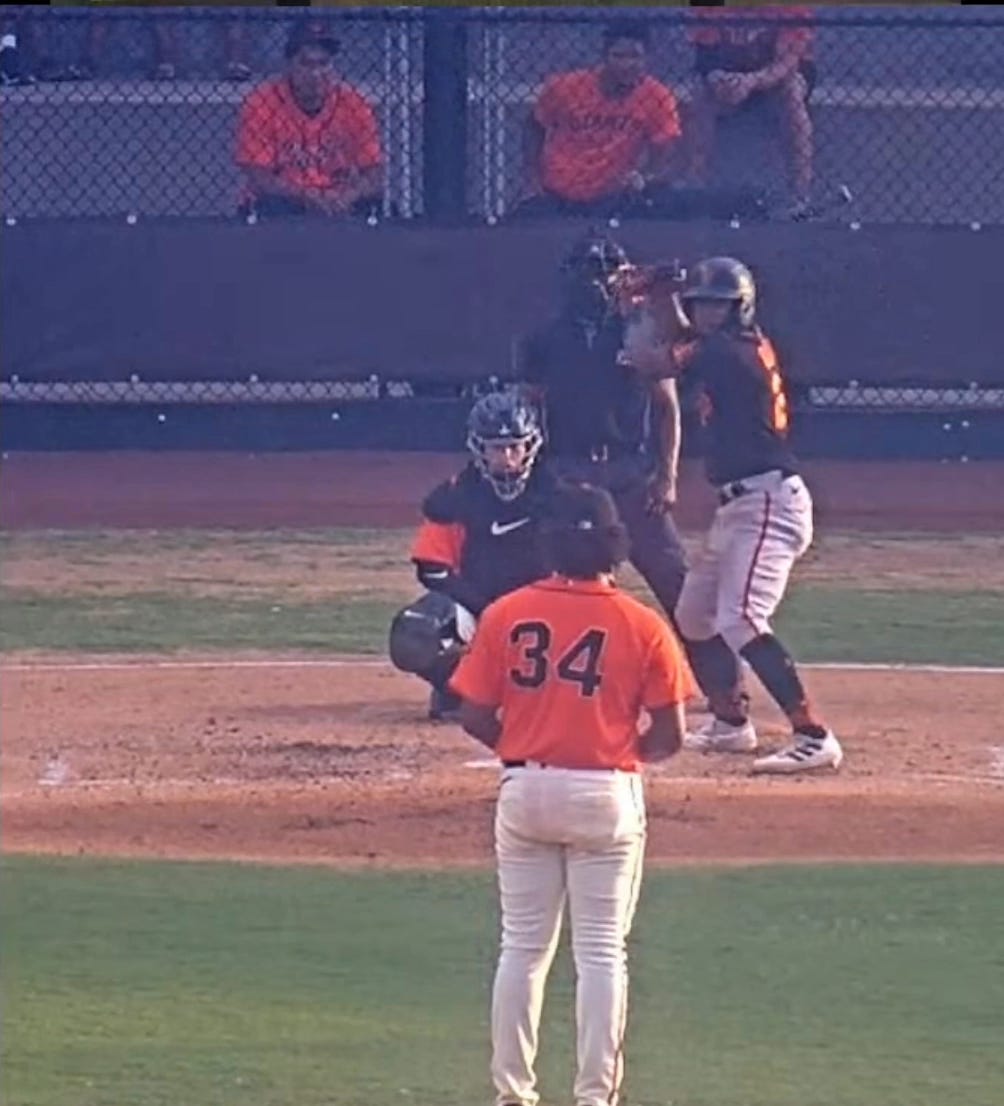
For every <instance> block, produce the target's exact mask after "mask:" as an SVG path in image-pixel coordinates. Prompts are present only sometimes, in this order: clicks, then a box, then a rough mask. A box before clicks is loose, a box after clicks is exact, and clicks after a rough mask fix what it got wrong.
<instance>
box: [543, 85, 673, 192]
mask: <svg viewBox="0 0 1004 1106" xmlns="http://www.w3.org/2000/svg"><path fill="white" fill-rule="evenodd" d="M534 118H535V119H536V120H537V122H538V123H539V124H540V125H541V127H543V129H544V146H543V150H542V151H541V166H540V176H541V182H542V184H543V185H544V187H545V188H546V189H547V190H548V191H549V192H554V193H556V194H557V195H559V196H563V197H565V198H566V199H569V200H594V199H596V198H597V197H599V196H604V195H607V194H608V193H610V192H616V191H618V190H619V189H621V188H623V187H624V178H625V176H627V174H628V173H630V172H631V171H632V170H633V169H637V168H638V166H639V163H640V161H641V158H642V154H643V153H644V152H645V150H646V149H647V148H648V147H649V146H664V145H666V144H667V143H669V142H673V141H674V140H675V139H676V138H678V137H679V135H680V118H679V113H678V111H677V107H676V97H675V96H674V95H673V93H672V92H670V90H669V89H668V88H667V87H666V86H665V85H664V84H661V83H660V82H659V81H657V80H656V79H655V78H654V77H643V78H642V80H641V81H640V82H639V84H638V85H637V87H635V88H634V89H632V91H631V92H629V93H628V95H627V96H623V97H618V98H611V97H608V96H605V95H604V94H603V91H602V89H601V87H600V79H599V72H598V71H597V70H595V69H578V70H575V71H573V72H571V73H559V74H558V75H557V76H555V77H552V78H551V79H550V80H549V81H548V82H547V83H546V84H545V85H544V88H543V90H542V91H541V93H540V96H539V98H538V99H537V104H536V107H535V108H534Z"/></svg>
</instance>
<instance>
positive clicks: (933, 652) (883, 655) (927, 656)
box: [777, 586, 1004, 665]
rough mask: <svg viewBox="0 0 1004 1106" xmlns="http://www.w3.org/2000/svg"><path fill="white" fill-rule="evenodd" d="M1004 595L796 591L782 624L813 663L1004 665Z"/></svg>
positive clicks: (798, 649) (805, 588)
mask: <svg viewBox="0 0 1004 1106" xmlns="http://www.w3.org/2000/svg"><path fill="white" fill-rule="evenodd" d="M1002 627H1004V592H996V591H968V592H938V591H928V590H925V591H919V590H918V591H877V590H876V591H850V590H848V589H844V588H830V587H808V586H801V587H794V588H792V590H791V593H790V595H789V596H788V598H787V599H786V600H785V603H784V606H783V607H782V608H781V612H780V614H779V616H778V619H777V629H778V633H779V634H780V635H781V636H782V637H783V638H784V639H785V641H786V642H787V643H788V644H789V645H790V646H791V649H792V651H793V652H794V654H795V656H797V657H801V658H804V659H805V660H807V661H809V660H813V661H861V662H868V661H875V662H878V661H885V662H897V661H903V662H912V663H914V664H924V663H927V664H985V665H1004V631H1002Z"/></svg>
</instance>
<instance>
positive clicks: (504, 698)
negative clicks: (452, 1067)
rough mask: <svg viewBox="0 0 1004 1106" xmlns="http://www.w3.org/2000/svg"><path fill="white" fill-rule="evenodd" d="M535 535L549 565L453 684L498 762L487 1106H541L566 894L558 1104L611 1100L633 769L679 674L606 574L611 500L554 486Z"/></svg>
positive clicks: (489, 631)
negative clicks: (563, 1074) (570, 1050)
mask: <svg viewBox="0 0 1004 1106" xmlns="http://www.w3.org/2000/svg"><path fill="white" fill-rule="evenodd" d="M542 538H543V539H544V551H545V553H546V555H547V558H548V561H549V563H550V565H551V566H552V567H553V569H554V575H552V576H549V577H547V578H546V579H544V580H539V581H538V582H537V583H535V584H530V585H528V586H527V587H522V588H519V589H517V590H516V591H513V592H509V594H507V595H504V596H502V598H500V599H497V600H496V601H495V602H494V603H492V604H491V605H490V606H489V607H488V608H487V609H486V610H485V612H484V614H483V615H482V616H481V620H480V622H479V623H478V628H477V630H476V631H475V634H474V640H473V642H472V643H471V647H470V651H469V652H468V653H467V654H466V655H465V656H464V657H463V658H462V659H461V661H460V665H459V666H458V668H457V670H456V672H455V673H454V674H453V677H452V679H451V681H450V686H451V687H452V688H453V690H454V691H455V692H456V693H457V694H458V695H460V696H461V697H462V700H463V703H462V705H461V708H460V718H461V722H462V724H463V726H464V729H465V730H466V731H467V732H468V733H469V734H471V736H472V737H475V738H476V739H477V740H478V741H480V742H482V743H483V744H485V745H487V746H488V747H489V748H490V749H492V750H493V751H494V752H495V754H496V755H497V756H498V758H499V760H500V761H501V762H502V780H501V784H500V788H499V796H498V803H497V806H496V809H495V853H496V857H497V860H498V883H499V893H500V898H501V905H502V947H501V952H500V955H499V959H498V967H497V969H496V972H495V983H494V987H493V989H492V1010H491V1036H492V1060H491V1074H492V1080H493V1082H494V1084H495V1090H496V1102H497V1103H499V1104H503V1103H504V1104H506V1106H532V1104H534V1103H536V1102H537V1101H538V1098H539V1094H538V1091H537V1076H536V1071H535V1067H536V1059H537V1045H538V1033H539V1028H540V1016H541V1009H542V1005H543V999H544V989H545V986H546V983H547V977H548V973H549V971H550V968H551V964H552V963H553V961H554V954H555V952H556V950H557V947H558V939H559V936H560V933H561V920H562V914H563V913H564V911H565V907H566V904H567V907H568V912H569V915H570V918H571V930H572V950H573V954H574V958H575V975H576V1004H575V1007H576V1023H577V1031H578V1032H577V1038H578V1047H577V1049H576V1053H577V1061H578V1063H577V1069H578V1070H577V1073H576V1078H575V1088H574V1096H573V1097H574V1101H575V1102H577V1103H580V1104H581V1106H594V1104H600V1103H603V1104H616V1103H617V1101H618V1092H619V1090H620V1084H621V1080H622V1078H623V1075H624V1048H623V1046H624V1029H625V1025H626V1023H627V1013H628V1010H627V1005H628V979H627V948H626V941H627V937H628V933H629V932H630V929H631V924H632V920H633V916H634V912H635V907H636V905H637V902H638V892H639V888H640V885H641V877H642V861H643V854H644V848H645V800H644V794H643V788H642V783H641V774H640V772H639V768H640V767H641V765H642V764H643V763H644V762H652V761H659V760H664V759H666V758H667V757H670V756H672V755H673V754H674V753H675V752H676V751H677V749H679V747H680V742H681V738H682V733H683V728H684V721H683V704H684V702H685V701H686V700H687V699H688V698H689V697H690V696H691V695H692V694H693V691H694V684H693V678H692V676H691V674H690V670H689V668H688V667H687V662H686V661H685V660H684V658H683V654H682V652H681V649H680V645H679V642H678V641H677V640H676V639H675V637H674V636H673V632H672V630H670V628H669V626H667V625H666V623H665V622H664V621H663V619H662V618H661V617H660V616H659V615H658V614H656V612H655V611H653V610H651V609H650V608H648V607H645V606H643V605H642V604H641V603H640V602H638V600H636V599H633V598H632V597H631V596H629V595H625V594H623V593H622V592H620V591H618V589H617V587H616V585H615V583H614V580H613V575H612V574H613V572H614V569H615V567H616V566H617V565H618V564H619V563H620V562H621V561H623V560H624V558H625V556H626V554H627V547H628V539H627V531H626V530H625V528H624V525H623V523H621V521H620V519H619V518H618V515H617V508H616V507H615V505H614V502H613V500H612V499H611V497H610V494H609V493H608V492H606V491H603V490H602V489H600V488H593V487H589V486H582V487H573V486H566V487H564V488H563V489H560V490H558V491H557V492H556V494H555V495H554V497H553V498H552V501H551V510H550V512H549V514H548V515H547V516H545V518H544V520H543V529H542ZM642 708H644V709H645V710H646V712H647V713H648V715H649V725H648V728H647V729H645V730H644V731H642V730H641V729H640V727H639V718H640V715H641V711H642Z"/></svg>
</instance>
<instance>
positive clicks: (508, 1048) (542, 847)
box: [491, 784, 565, 1106]
mask: <svg viewBox="0 0 1004 1106" xmlns="http://www.w3.org/2000/svg"><path fill="white" fill-rule="evenodd" d="M505 786H506V785H505V784H503V787H505ZM510 805H511V804H510ZM517 818H518V810H512V809H509V810H507V809H506V804H504V803H502V802H500V803H499V808H498V813H497V815H496V820H495V852H496V856H497V858H498V871H499V891H500V895H501V902H502V949H501V953H500V955H499V962H498V967H497V969H496V972H495V985H494V988H493V991H492V1063H491V1073H492V1080H493V1082H494V1084H495V1090H496V1096H497V1098H496V1101H497V1102H498V1103H499V1104H500V1106H501V1104H503V1103H505V1104H507V1106H508V1104H510V1103H511V1104H514V1106H536V1104H537V1102H538V1101H539V1099H540V1095H539V1094H538V1093H537V1076H536V1073H535V1070H534V1063H535V1061H536V1057H537V1044H538V1035H539V1029H540V1014H541V1009H542V1006H543V1002H544V986H545V984H546V982H547V974H548V972H549V970H550V968H551V963H552V961H553V960H554V953H555V950H556V949H557V946H558V937H559V934H560V931H561V915H562V911H563V908H564V902H565V860H564V849H563V847H562V846H560V845H555V844H545V843H541V842H537V841H533V840H530V839H528V838H527V837H525V836H523V835H522V834H521V833H520V832H519V828H518V822H517Z"/></svg>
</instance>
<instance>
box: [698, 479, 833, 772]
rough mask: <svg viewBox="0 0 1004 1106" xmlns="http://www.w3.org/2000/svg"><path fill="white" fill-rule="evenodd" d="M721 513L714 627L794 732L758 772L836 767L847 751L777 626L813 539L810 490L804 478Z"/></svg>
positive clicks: (754, 495)
mask: <svg viewBox="0 0 1004 1106" xmlns="http://www.w3.org/2000/svg"><path fill="white" fill-rule="evenodd" d="M720 514H721V516H722V518H723V519H724V520H725V528H726V530H727V533H728V542H727V548H726V550H725V552H724V553H723V556H722V558H721V575H720V587H719V593H718V608H717V611H716V615H715V624H716V628H717V630H718V632H719V633H720V634H721V635H722V637H723V638H724V639H725V640H726V641H727V642H728V643H729V645H730V646H731V647H732V648H733V649H734V650H735V651H736V652H737V653H738V654H739V655H740V656H742V657H743V658H744V659H745V660H746V661H748V663H749V665H750V667H751V668H752V669H753V671H754V672H755V673H756V674H757V677H758V678H759V679H760V682H761V683H762V684H763V685H764V688H765V689H766V690H767V692H768V694H769V695H770V696H771V698H772V699H773V700H774V701H775V702H776V703H777V705H778V706H779V707H780V708H781V709H782V710H783V711H784V713H785V714H786V715H787V716H788V719H789V720H790V722H791V725H792V729H793V731H794V733H795V742H794V744H793V745H792V747H791V748H790V749H789V750H785V751H784V752H783V753H782V754H776V755H774V756H771V757H765V758H762V759H761V760H760V761H757V762H756V763H755V764H754V769H755V770H759V771H789V772H795V771H802V770H804V769H806V768H817V767H838V766H839V764H840V762H841V760H842V759H843V753H842V750H841V749H840V746H839V744H838V743H837V739H836V737H835V736H834V735H833V732H832V731H831V730H830V729H829V727H827V725H826V724H825V723H824V722H823V721H822V719H821V718H820V716H819V715H818V714H817V712H816V711H815V709H814V708H813V706H812V704H811V703H810V701H809V697H808V695H807V694H806V691H805V687H804V685H803V683H802V680H801V677H800V675H799V673H798V668H797V666H796V664H795V661H794V659H793V658H792V656H791V655H790V653H789V652H788V650H787V649H786V648H785V647H784V645H783V644H782V643H781V642H780V641H779V640H778V639H777V637H776V636H775V635H774V632H773V629H772V627H771V619H772V618H773V616H774V614H775V613H776V611H777V608H778V606H779V605H780V603H781V600H782V599H783V598H784V593H785V590H786V589H787V586H788V579H789V577H790V575H791V570H792V568H793V567H794V564H795V562H796V561H797V560H798V558H799V557H800V556H801V555H802V554H803V553H804V552H805V550H806V549H807V548H808V547H809V544H810V543H811V541H812V500H811V497H810V496H809V493H808V490H807V489H806V488H805V485H804V484H803V483H802V481H801V480H799V479H797V478H796V479H789V480H786V481H784V482H782V483H779V486H778V487H777V488H776V489H772V490H768V491H757V492H754V493H752V494H751V495H749V496H746V497H744V498H743V499H740V500H736V501H734V502H733V503H731V504H729V505H728V507H726V508H723V509H722V511H721V512H720ZM803 746H804V748H803Z"/></svg>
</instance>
